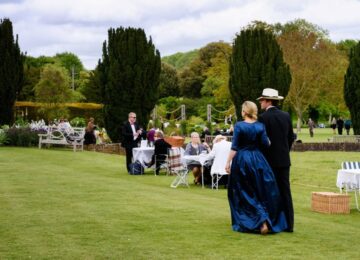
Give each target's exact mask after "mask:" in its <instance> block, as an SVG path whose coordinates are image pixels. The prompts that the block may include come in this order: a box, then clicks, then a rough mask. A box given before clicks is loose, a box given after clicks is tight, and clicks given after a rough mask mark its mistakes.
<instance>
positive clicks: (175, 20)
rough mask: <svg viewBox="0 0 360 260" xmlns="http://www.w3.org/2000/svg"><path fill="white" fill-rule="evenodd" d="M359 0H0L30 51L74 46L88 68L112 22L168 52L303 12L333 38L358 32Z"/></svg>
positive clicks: (49, 51) (356, 36)
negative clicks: (139, 33)
mask: <svg viewBox="0 0 360 260" xmlns="http://www.w3.org/2000/svg"><path fill="white" fill-rule="evenodd" d="M359 11H360V1H358V0H343V1H337V0H328V1H326V0H318V1H310V0H302V1H301V0H287V1H283V0H273V1H271V0H253V1H251V0H223V1H221V0H197V1H193V0H157V1H148V0H131V1H127V0H102V1H98V0H77V1H73V0H62V1H47V0H24V1H0V14H1V15H2V18H3V17H8V18H10V19H11V21H12V22H13V26H14V32H15V33H17V34H18V35H19V42H20V46H21V49H22V50H23V51H27V53H28V54H29V55H32V56H38V55H54V54H56V53H57V52H64V51H71V52H74V53H75V54H77V55H78V56H79V57H80V59H81V60H82V61H83V62H84V65H85V66H86V67H87V68H94V67H95V65H96V63H97V60H98V59H99V58H101V46H102V43H103V41H104V40H106V38H107V30H108V29H109V28H110V27H113V28H115V27H120V26H124V27H128V26H132V27H141V28H144V29H145V32H146V33H147V35H148V36H150V35H151V36H152V38H153V41H154V44H155V46H156V48H158V49H159V50H160V52H161V54H162V55H169V54H172V53H175V52H178V51H187V50H191V49H194V48H200V47H202V46H203V45H205V44H207V43H209V42H211V41H219V40H224V41H228V42H230V41H232V39H233V37H234V36H235V34H236V33H237V32H239V31H240V29H241V27H243V26H245V25H247V24H248V23H250V22H251V21H253V20H262V21H265V22H268V23H275V22H281V23H285V22H287V21H291V20H294V19H297V18H304V19H306V20H307V21H309V22H312V23H315V24H317V25H319V26H321V27H322V28H324V29H327V30H328V31H329V35H330V37H331V39H333V40H336V41H338V40H341V39H359V35H360V19H359V18H358V13H359Z"/></svg>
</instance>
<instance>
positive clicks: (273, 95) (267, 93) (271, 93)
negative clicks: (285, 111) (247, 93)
mask: <svg viewBox="0 0 360 260" xmlns="http://www.w3.org/2000/svg"><path fill="white" fill-rule="evenodd" d="M260 99H271V100H282V99H284V97H282V96H279V92H278V91H277V90H276V89H273V88H264V90H263V92H262V94H261V97H258V98H257V99H256V100H260Z"/></svg>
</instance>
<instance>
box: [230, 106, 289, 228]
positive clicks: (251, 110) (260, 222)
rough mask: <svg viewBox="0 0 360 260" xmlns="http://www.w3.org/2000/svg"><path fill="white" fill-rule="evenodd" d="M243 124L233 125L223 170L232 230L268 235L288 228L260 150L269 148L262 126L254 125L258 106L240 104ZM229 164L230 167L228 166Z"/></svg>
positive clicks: (258, 123) (272, 177)
mask: <svg viewBox="0 0 360 260" xmlns="http://www.w3.org/2000/svg"><path fill="white" fill-rule="evenodd" d="M242 116H243V118H244V121H242V122H237V123H236V124H235V129H234V136H233V141H232V147H231V152H230V154H229V157H228V160H227V164H226V171H227V172H228V173H229V174H230V176H229V185H228V199H229V204H230V210H231V222H232V229H233V230H234V231H239V232H260V233H261V234H267V233H268V232H269V231H271V232H281V231H283V230H285V229H286V228H287V222H286V218H285V214H284V212H283V210H282V208H280V205H281V203H280V201H281V197H280V194H279V189H278V186H277V184H276V179H275V176H274V174H273V172H272V170H271V168H270V166H269V164H268V162H267V161H266V159H265V157H264V156H263V154H262V152H261V151H260V149H261V148H262V147H267V146H269V145H270V141H269V138H268V137H267V134H266V130H265V126H264V125H263V124H262V123H260V122H257V121H256V120H257V106H256V105H255V103H253V102H251V101H245V102H244V103H243V105H242ZM230 165H231V166H230Z"/></svg>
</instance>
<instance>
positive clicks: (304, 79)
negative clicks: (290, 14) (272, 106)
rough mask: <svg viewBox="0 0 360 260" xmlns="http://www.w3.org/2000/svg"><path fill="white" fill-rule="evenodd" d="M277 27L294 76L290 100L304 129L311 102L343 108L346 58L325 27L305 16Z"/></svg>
mask: <svg viewBox="0 0 360 260" xmlns="http://www.w3.org/2000/svg"><path fill="white" fill-rule="evenodd" d="M277 30H278V31H277V34H278V38H277V40H278V42H279V44H280V46H281V48H282V50H283V52H284V59H285V61H286V63H287V64H289V66H290V69H291V76H292V82H291V87H290V91H289V93H288V95H287V97H286V102H288V103H290V104H291V106H292V107H293V109H294V111H295V113H296V115H297V118H298V121H297V129H298V131H300V127H301V124H302V122H303V121H304V118H303V117H304V115H303V114H304V112H305V111H306V110H307V108H308V107H309V106H310V105H312V106H316V105H317V104H320V103H333V104H334V106H335V107H339V108H340V107H341V103H342V104H344V102H343V99H342V95H341V88H342V87H341V86H342V85H343V83H342V81H343V79H342V78H343V76H342V75H343V74H344V70H345V68H346V59H344V58H345V57H344V56H343V55H341V53H340V52H339V51H337V50H336V48H335V46H334V45H333V44H332V43H331V42H330V41H329V40H328V39H327V38H326V31H325V30H323V29H321V28H320V27H318V26H316V25H313V24H311V23H308V22H306V21H305V20H295V21H293V22H289V23H287V24H285V25H283V27H280V26H279V25H277ZM329 57H331V59H329Z"/></svg>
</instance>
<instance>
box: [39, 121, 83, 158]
mask: <svg viewBox="0 0 360 260" xmlns="http://www.w3.org/2000/svg"><path fill="white" fill-rule="evenodd" d="M84 135H85V128H80V127H73V128H71V129H69V130H68V131H64V130H63V129H59V128H57V127H49V128H48V130H47V133H46V134H38V136H39V149H41V146H42V144H47V145H50V144H56V145H67V146H72V147H73V150H74V152H76V150H77V149H79V148H80V149H81V151H83V150H84Z"/></svg>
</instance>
